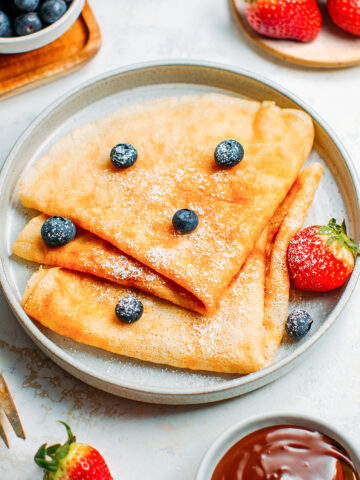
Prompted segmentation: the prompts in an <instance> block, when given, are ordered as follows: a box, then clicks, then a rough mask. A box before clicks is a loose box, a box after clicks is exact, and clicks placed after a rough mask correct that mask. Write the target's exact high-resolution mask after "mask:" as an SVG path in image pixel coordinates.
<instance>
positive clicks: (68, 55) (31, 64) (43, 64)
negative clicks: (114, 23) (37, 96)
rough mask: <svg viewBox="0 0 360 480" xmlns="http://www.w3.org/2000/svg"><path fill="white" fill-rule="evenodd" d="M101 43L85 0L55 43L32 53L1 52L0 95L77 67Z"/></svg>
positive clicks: (98, 31) (95, 22)
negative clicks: (9, 53) (72, 22)
mask: <svg viewBox="0 0 360 480" xmlns="http://www.w3.org/2000/svg"><path fill="white" fill-rule="evenodd" d="M100 45H101V32H100V28H99V25H98V23H97V21H96V18H95V16H94V14H93V12H92V10H91V8H90V7H89V5H88V3H85V6H84V9H83V11H82V12H81V15H80V16H79V18H78V19H77V20H76V22H75V23H74V24H73V25H72V27H70V29H69V30H68V31H67V32H66V33H64V35H62V36H61V37H60V38H58V39H57V40H55V41H54V42H52V43H50V44H49V45H45V46H44V47H42V48H39V49H37V50H33V51H31V52H26V53H18V54H14V55H0V97H4V96H9V95H12V94H15V93H19V92H20V91H24V90H28V89H30V88H33V87H35V86H37V85H40V84H43V83H46V82H48V81H50V80H53V79H54V78H56V77H59V76H61V75H65V74H66V73H69V72H71V71H73V70H75V69H77V68H79V67H80V66H81V65H82V64H83V63H84V62H86V61H88V60H90V59H91V58H92V57H93V56H94V55H95V54H96V53H97V51H98V50H99V48H100Z"/></svg>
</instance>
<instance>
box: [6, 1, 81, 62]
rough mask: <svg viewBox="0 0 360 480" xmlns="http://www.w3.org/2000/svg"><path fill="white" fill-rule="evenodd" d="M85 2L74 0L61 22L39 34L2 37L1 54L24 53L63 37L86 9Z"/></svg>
mask: <svg viewBox="0 0 360 480" xmlns="http://www.w3.org/2000/svg"><path fill="white" fill-rule="evenodd" d="M84 3H85V0H73V1H72V3H71V4H70V6H69V8H68V9H67V11H66V12H65V13H64V15H63V16H62V17H61V18H59V20H58V21H57V22H55V23H53V24H52V25H49V26H48V27H45V28H43V29H42V30H40V31H39V32H35V33H31V34H30V35H25V36H23V37H7V38H4V37H0V53H23V52H29V51H30V50H35V49H37V48H40V47H43V46H44V45H47V44H48V43H51V42H53V41H54V40H56V39H57V38H59V37H61V35H62V34H63V33H65V32H66V31H67V30H69V28H70V27H71V25H72V24H73V23H74V22H75V20H76V19H77V18H78V16H79V15H80V13H81V10H82V9H83V7H84Z"/></svg>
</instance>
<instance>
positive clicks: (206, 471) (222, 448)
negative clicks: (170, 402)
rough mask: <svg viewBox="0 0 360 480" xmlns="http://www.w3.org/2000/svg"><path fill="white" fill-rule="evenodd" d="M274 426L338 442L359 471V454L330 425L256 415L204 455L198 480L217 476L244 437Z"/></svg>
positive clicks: (295, 417)
mask: <svg viewBox="0 0 360 480" xmlns="http://www.w3.org/2000/svg"><path fill="white" fill-rule="evenodd" d="M273 425H295V426H298V427H304V428H308V429H310V430H316V431H318V432H320V433H323V434H324V435H327V436H328V437H330V438H332V439H333V440H335V441H336V442H338V443H339V444H340V445H341V446H342V447H344V449H345V450H346V452H347V453H348V455H349V456H350V458H351V460H352V462H353V464H354V466H355V468H356V470H357V471H358V472H360V453H359V451H358V449H357V448H356V446H355V444H354V443H353V442H352V440H351V439H349V438H346V437H345V436H344V435H343V434H342V433H341V432H340V431H338V430H337V429H335V428H334V427H332V426H331V425H329V424H328V423H327V422H325V421H324V420H320V419H317V418H315V417H309V416H307V415H306V416H305V415H298V414H293V413H283V412H281V413H271V414H266V415H256V416H254V417H250V418H247V419H246V420H243V421H242V422H239V423H237V424H236V425H233V426H232V427H231V428H229V429H228V430H226V431H225V432H224V433H223V434H222V435H220V437H219V438H218V439H217V440H216V441H215V442H214V443H213V444H212V446H211V447H210V448H209V450H208V451H207V453H206V454H205V456H204V458H203V460H202V462H201V464H200V467H199V471H198V473H197V475H196V479H195V480H209V479H210V478H211V476H212V474H213V473H214V470H215V467H216V465H217V464H218V463H219V462H220V460H221V459H222V457H223V456H224V455H225V453H226V452H227V451H228V450H229V449H230V448H231V447H232V446H233V445H234V444H235V443H236V442H238V441H239V440H240V439H241V438H243V437H245V436H246V435H249V434H250V433H252V432H254V431H256V430H260V429H261V428H266V427H270V426H273Z"/></svg>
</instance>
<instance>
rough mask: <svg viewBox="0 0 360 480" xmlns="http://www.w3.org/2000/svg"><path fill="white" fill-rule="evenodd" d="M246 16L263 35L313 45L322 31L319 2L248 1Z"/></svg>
mask: <svg viewBox="0 0 360 480" xmlns="http://www.w3.org/2000/svg"><path fill="white" fill-rule="evenodd" d="M246 2H247V5H246V10H245V15H246V18H247V19H248V22H249V23H250V25H251V27H252V28H253V29H254V30H255V31H256V32H258V33H260V34H261V35H265V36H266V37H273V38H290V39H294V40H299V41H300V42H311V40H314V38H316V37H317V36H318V34H319V32H320V29H321V20H322V19H321V14H320V10H319V7H318V6H317V3H316V0H246Z"/></svg>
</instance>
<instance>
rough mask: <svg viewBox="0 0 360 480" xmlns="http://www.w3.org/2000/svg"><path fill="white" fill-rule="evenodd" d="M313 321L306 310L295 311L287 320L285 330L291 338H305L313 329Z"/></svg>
mask: <svg viewBox="0 0 360 480" xmlns="http://www.w3.org/2000/svg"><path fill="white" fill-rule="evenodd" d="M312 323H313V319H312V318H311V316H310V315H309V314H308V313H307V312H306V311H305V310H294V311H293V312H292V313H290V315H289V316H288V318H287V321H286V325H285V330H286V333H287V334H288V335H289V336H290V337H291V338H301V337H304V336H305V335H306V334H307V333H308V331H309V330H310V328H311V325H312Z"/></svg>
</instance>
